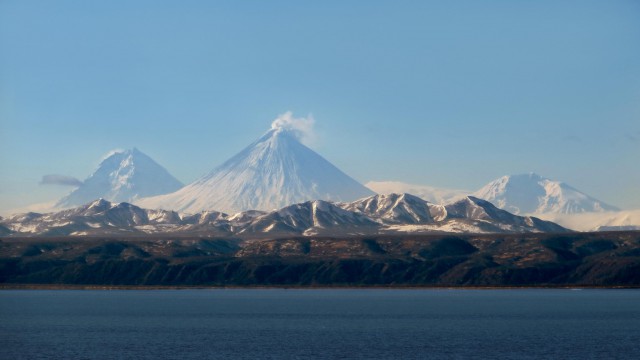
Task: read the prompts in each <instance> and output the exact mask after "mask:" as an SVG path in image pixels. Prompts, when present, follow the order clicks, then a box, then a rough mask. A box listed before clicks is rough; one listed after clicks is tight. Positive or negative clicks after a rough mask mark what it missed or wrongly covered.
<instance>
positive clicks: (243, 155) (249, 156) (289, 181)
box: [135, 127, 373, 213]
mask: <svg viewBox="0 0 640 360" xmlns="http://www.w3.org/2000/svg"><path fill="white" fill-rule="evenodd" d="M372 194H373V192H372V191H370V190H369V189H367V188H366V187H364V186H363V185H361V184H360V183H358V182H357V181H355V180H354V179H352V178H351V177H349V176H348V175H346V174H345V173H343V172H342V171H340V170H339V169H338V168H336V167H335V166H333V165H332V164H331V163H329V162H328V161H327V160H325V159H324V158H323V157H321V156H320V155H318V154H317V153H315V152H314V151H313V150H311V149H309V148H308V147H306V146H305V145H303V144H302V143H301V142H300V141H299V140H298V136H297V134H296V133H295V132H294V131H291V130H290V129H287V128H284V127H275V128H272V129H271V130H270V131H268V132H267V133H266V134H264V135H263V136H262V137H261V138H259V139H258V140H257V141H255V142H254V143H252V144H251V145H249V146H248V147H247V148H245V149H244V150H242V151H241V152H240V153H238V154H237V155H235V156H233V157H232V158H231V159H229V160H227V161H226V162H225V163H223V164H222V165H220V166H219V167H217V168H216V169H214V170H213V171H212V172H210V173H209V174H207V175H205V176H204V177H202V178H200V179H198V180H196V181H195V182H193V183H191V184H189V185H187V186H185V187H184V188H182V189H180V190H178V191H176V192H174V193H171V194H166V195H161V196H154V197H150V198H146V199H140V200H138V201H136V202H135V203H136V204H138V205H140V206H143V207H146V208H160V209H171V210H176V211H182V212H190V213H195V212H199V211H203V210H211V209H215V210H218V211H224V212H228V213H234V212H239V211H245V210H273V209H279V208H282V207H284V206H287V205H291V204H295V203H300V202H305V201H310V200H325V201H351V200H355V199H358V198H362V197H365V196H369V195H372Z"/></svg>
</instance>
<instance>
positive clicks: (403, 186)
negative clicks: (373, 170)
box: [364, 181, 471, 204]
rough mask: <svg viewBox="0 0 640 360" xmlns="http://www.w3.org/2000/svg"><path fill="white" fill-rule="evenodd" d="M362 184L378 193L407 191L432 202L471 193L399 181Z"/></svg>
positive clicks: (445, 201) (440, 201)
mask: <svg viewBox="0 0 640 360" xmlns="http://www.w3.org/2000/svg"><path fill="white" fill-rule="evenodd" d="M364 185H365V186H366V187H368V188H369V189H371V190H373V191H374V192H376V193H378V194H399V193H409V194H413V195H416V196H418V197H420V198H422V199H424V200H427V201H429V202H431V203H434V204H444V203H448V202H451V201H454V200H457V199H460V198H463V197H465V196H467V195H469V194H471V192H470V191H466V190H456V189H446V188H437V187H433V186H427V185H416V184H408V183H404V182H401V181H369V182H367V183H366V184H364Z"/></svg>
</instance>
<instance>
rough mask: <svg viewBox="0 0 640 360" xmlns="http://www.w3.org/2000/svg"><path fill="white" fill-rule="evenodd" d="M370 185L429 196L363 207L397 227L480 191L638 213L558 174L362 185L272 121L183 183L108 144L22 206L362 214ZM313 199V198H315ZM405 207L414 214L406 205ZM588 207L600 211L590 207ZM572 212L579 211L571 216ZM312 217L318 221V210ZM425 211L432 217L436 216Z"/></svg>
mask: <svg viewBox="0 0 640 360" xmlns="http://www.w3.org/2000/svg"><path fill="white" fill-rule="evenodd" d="M275 123H276V122H274V124H275ZM375 193H378V194H398V193H411V194H414V195H417V196H418V197H419V198H421V199H422V200H426V201H428V202H429V205H428V206H427V205H424V204H422V206H427V207H429V211H427V209H426V208H423V209H421V210H420V209H418V208H411V207H410V206H408V205H407V204H408V202H411V201H415V199H414V200H406V199H405V201H406V202H407V203H405V204H404V205H402V206H400V207H393V206H392V204H386V205H384V206H389V207H390V208H393V211H392V212H390V213H386V214H385V215H380V214H368V215H367V217H368V218H369V220H371V219H374V220H375V221H376V222H378V223H380V222H383V223H384V224H385V225H389V226H395V225H392V221H391V219H392V218H395V217H397V216H399V214H400V213H403V214H404V216H405V217H404V218H403V219H402V221H400V220H399V218H398V221H397V223H398V224H402V225H398V226H406V225H408V224H413V222H412V220H410V217H412V216H413V217H417V218H420V219H423V220H424V219H427V218H428V217H429V216H431V215H432V212H433V211H435V210H434V209H435V206H436V205H434V204H437V205H442V206H444V205H445V204H452V203H454V202H456V201H459V200H465V199H483V200H486V201H489V202H490V203H492V204H494V205H495V206H496V207H498V208H500V209H503V210H506V211H508V212H510V213H512V214H515V215H533V216H536V217H539V218H544V219H548V220H551V221H556V222H558V223H560V224H562V225H563V226H565V227H569V228H572V229H578V230H603V229H604V230H613V229H631V228H633V227H639V228H640V220H638V216H637V215H636V214H635V213H633V212H631V213H627V212H620V211H619V209H618V208H616V207H614V206H612V205H609V204H606V203H604V202H602V201H600V200H597V199H595V198H593V197H591V196H588V195H586V194H584V193H582V192H580V191H579V190H577V189H575V188H573V187H571V186H569V185H567V184H565V183H563V182H559V181H555V180H551V179H548V178H545V177H542V176H540V175H537V174H534V173H529V174H519V175H510V176H503V177H501V178H498V179H496V180H494V181H491V182H490V183H488V184H487V185H485V186H484V187H482V188H481V189H480V190H478V191H475V192H471V191H465V190H454V189H445V188H436V187H431V186H423V185H414V184H407V183H403V182H397V181H377V182H374V181H371V182H368V183H367V184H366V187H365V186H363V185H361V184H360V183H358V182H357V181H355V180H354V179H352V178H351V177H349V176H348V175H346V174H345V173H344V172H342V171H341V170H339V169H338V168H336V167H335V166H334V165H332V164H331V163H329V162H328V161H327V160H325V159H324V158H323V157H322V156H320V155H318V154H317V153H315V152H314V151H313V150H311V149H310V148H308V147H307V146H305V145H303V144H302V143H301V142H300V139H299V134H298V133H297V132H296V131H295V129H294V130H292V129H288V128H286V127H281V126H273V125H272V129H271V130H269V131H268V132H267V133H265V134H264V135H263V136H262V137H260V138H259V139H258V140H256V141H255V142H253V143H252V144H250V145H249V146H248V147H246V148H245V149H244V150H242V151H241V152H239V153H238V154H237V155H235V156H233V157H232V158H230V159H229V160H227V161H226V162H224V163H223V164H222V165H220V166H218V167H217V168H215V169H214V170H213V171H211V172H210V173H209V174H207V175H205V176H203V177H201V178H200V179H198V180H196V181H194V182H192V183H191V184H189V185H186V186H183V185H182V183H180V181H178V180H177V179H176V178H175V177H173V176H172V175H171V174H169V172H168V171H167V170H166V169H164V168H163V167H162V166H161V165H159V164H158V163H157V162H155V161H154V160H153V159H151V158H150V157H149V156H147V155H145V154H144V153H142V152H141V151H139V150H138V149H136V148H134V149H131V150H125V151H116V152H113V153H111V154H110V155H109V156H107V157H106V158H105V159H104V160H103V161H102V162H101V163H100V165H99V166H98V168H97V169H96V170H95V171H94V173H93V174H91V176H89V177H88V178H87V179H86V180H85V181H84V182H82V183H81V185H80V186H79V187H78V188H76V189H75V190H73V191H72V192H71V193H70V194H68V195H67V196H65V197H63V198H62V199H60V200H59V201H57V202H56V203H55V204H54V205H53V206H52V205H51V204H39V206H33V207H31V209H33V210H31V209H29V207H27V208H26V209H25V210H23V211H29V210H31V211H37V212H51V211H58V210H61V209H68V208H72V207H76V206H80V205H82V204H87V203H90V202H92V201H94V200H95V199H99V198H101V199H104V200H107V201H110V202H115V203H121V202H126V203H132V204H136V205H137V206H140V207H141V208H145V209H158V210H166V211H178V212H180V213H191V214H196V213H198V214H202V212H203V211H214V212H218V211H220V212H223V213H227V214H233V213H240V212H243V215H242V216H243V217H244V218H247V217H250V216H254V215H255V216H257V214H258V213H259V212H270V213H271V212H274V211H276V210H277V209H280V210H277V211H276V212H275V213H273V216H274V217H275V218H277V217H278V216H280V217H281V218H282V219H286V218H287V216H289V215H287V214H285V213H282V211H285V210H286V211H294V209H297V210H295V211H296V212H299V211H302V212H304V211H307V210H309V209H306V208H305V209H302V208H300V207H301V206H303V205H300V204H305V203H308V204H307V205H305V206H311V207H313V206H320V208H321V209H320V210H321V211H320V212H321V213H322V211H323V210H326V208H327V207H328V208H330V206H329V205H323V204H324V203H323V202H328V203H336V204H334V205H332V206H338V205H337V203H344V202H350V201H355V202H354V203H351V205H350V207H347V208H345V207H340V208H341V209H343V210H345V211H352V212H360V213H367V211H369V210H368V209H371V206H372V204H371V203H363V202H358V201H356V200H358V199H364V198H367V199H364V200H361V201H365V200H366V201H373V200H374V199H375V200H376V201H378V200H379V201H388V199H387V198H375V197H374V198H368V197H370V196H372V195H374V194H375ZM316 200H319V201H320V202H315V201H316ZM314 204H315V205H314ZM42 205H46V206H42ZM412 205H416V204H415V203H414V204H412ZM290 206H294V208H290ZM381 206H382V208H378V209H377V211H383V209H384V208H385V207H384V206H383V205H381ZM398 206H399V205H398ZM403 209H404V210H403ZM409 209H411V211H419V213H411V212H410V211H409ZM250 210H251V211H253V212H251V211H250ZM314 211H315V210H314ZM592 213H596V214H601V215H602V216H601V215H593V216H591V215H588V214H592ZM574 214H577V215H575V216H574ZM581 214H582V215H581ZM342 215H345V214H342ZM605 215H606V216H605ZM275 218H274V219H275ZM449 219H451V216H449ZM317 220H318V221H319V224H322V222H323V220H322V219H317ZM432 220H434V221H436V222H437V221H438V217H437V216H436V217H435V218H433V219H432ZM274 221H275V220H274ZM327 221H328V220H327ZM336 221H337V220H336ZM338 223H339V221H338ZM356 223H357V221H356ZM365 223H366V221H364V222H363V223H361V224H359V225H358V226H364V225H365ZM265 224H267V220H266V219H261V222H260V223H256V224H252V226H254V228H252V229H259V228H260V227H261V226H264V227H265V228H266V227H268V226H270V224H267V225H265ZM419 224H421V226H422V225H424V224H425V223H424V221H422V222H419ZM151 225H153V224H151ZM174 225H175V224H174ZM348 225H349V226H355V225H356V224H348ZM414 225H415V224H414ZM440 225H442V224H440ZM229 226H234V225H233V224H232V225H229ZM273 226H275V227H280V228H282V229H285V230H291V231H294V232H295V231H300V230H301V227H300V226H302V225H301V224H299V223H295V224H293V223H288V222H287V221H284V220H283V221H281V222H278V223H277V224H276V223H274V224H273ZM344 226H347V224H344ZM452 226H453V225H452ZM314 227H318V226H316V225H314V226H311V227H310V228H305V229H304V231H314V230H313V229H311V228H314ZM451 230H455V231H458V230H460V231H466V230H465V229H462V228H461V227H460V224H455V226H454V227H452V228H451ZM3 231H4V232H6V231H5V230H4V229H2V228H0V233H1V232H3ZM246 231H249V230H246ZM251 231H253V230H251ZM304 231H302V232H304ZM478 231H484V230H483V229H479V230H478Z"/></svg>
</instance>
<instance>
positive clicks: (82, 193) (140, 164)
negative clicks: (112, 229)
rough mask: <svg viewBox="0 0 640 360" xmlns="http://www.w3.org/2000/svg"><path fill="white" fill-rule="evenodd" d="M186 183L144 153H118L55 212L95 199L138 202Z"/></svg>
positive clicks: (73, 192) (60, 201)
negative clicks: (137, 200) (136, 200)
mask: <svg viewBox="0 0 640 360" xmlns="http://www.w3.org/2000/svg"><path fill="white" fill-rule="evenodd" d="M181 187H182V183H181V182H180V181H178V180H177V179H176V178H174V177H173V176H172V175H171V174H169V172H168V171H167V170H166V169H165V168H163V167H162V166H160V165H159V164H158V163H157V162H155V161H154V160H153V159H151V158H150V157H149V156H147V155H145V154H144V153H142V152H141V151H140V150H138V149H136V148H133V149H131V150H125V151H119V152H114V153H112V154H111V155H110V156H108V157H107V158H105V159H104V160H103V161H102V162H101V163H100V165H99V166H98V169H96V171H95V172H94V173H93V174H91V176H89V177H88V178H87V179H86V180H85V181H84V182H83V184H82V185H80V187H78V188H76V189H75V190H73V191H72V192H71V193H70V194H69V195H66V196H65V197H63V198H62V199H60V200H59V201H58V202H57V203H56V204H55V205H54V206H55V208H69V207H73V206H79V205H83V204H86V203H88V202H90V201H93V200H95V199H99V198H103V199H106V200H109V201H115V202H122V201H127V202H130V201H132V200H134V199H138V198H142V197H147V196H154V195H159V194H166V193H169V192H172V191H176V190H177V189H179V188H181Z"/></svg>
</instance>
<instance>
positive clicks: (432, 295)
mask: <svg viewBox="0 0 640 360" xmlns="http://www.w3.org/2000/svg"><path fill="white" fill-rule="evenodd" d="M0 357H1V358H3V359H112V358H119V359H203V358H221V359H259V358H264V359H269V358H271V359H282V358H300V359H304V358H335V359H340V358H345V359H351V358H355V359H357V358H360V359H399V358H402V359H424V358H432V359H439V358H446V359H449V358H501V359H508V358H512V359H523V358H531V359H540V358H546V359H585V358H593V359H602V358H629V359H638V358H640V291H636V290H580V291H572V290H360V289H358V290H282V289H271V290H267V289H260V290H238V289H234V290H160V291H144V290H143V291H137V290H128V291H127V290H123V291H87V290H84V291H82V290H78V291H73V290H65V291H44V290H43V291H28V290H27V291H19V290H16V291H0Z"/></svg>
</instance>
